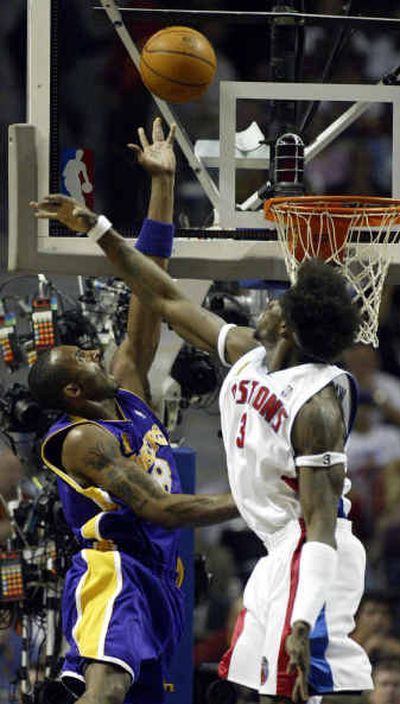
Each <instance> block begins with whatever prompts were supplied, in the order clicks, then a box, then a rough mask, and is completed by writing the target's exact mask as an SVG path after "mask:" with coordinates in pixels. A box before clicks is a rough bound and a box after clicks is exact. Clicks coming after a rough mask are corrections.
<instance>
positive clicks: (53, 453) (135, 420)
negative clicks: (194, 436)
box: [42, 390, 181, 573]
mask: <svg viewBox="0 0 400 704" xmlns="http://www.w3.org/2000/svg"><path fill="white" fill-rule="evenodd" d="M116 400H117V403H118V405H119V409H120V415H121V420H108V421H105V420H104V421H103V420H96V421H92V420H88V419H83V418H77V417H71V416H68V415H63V416H62V417H61V418H60V419H59V420H58V421H57V422H56V423H55V424H54V425H53V426H52V427H51V428H50V430H49V431H48V433H47V436H46V438H45V440H44V442H43V446H42V456H43V460H44V462H45V464H46V465H47V466H48V467H49V468H50V469H51V470H52V471H53V472H55V473H56V474H57V477H58V488H59V493H60V497H61V501H62V506H63V510H64V514H65V518H66V520H67V523H68V525H69V527H70V528H71V530H72V531H73V533H74V534H75V536H76V537H77V538H78V540H79V542H80V544H81V545H82V547H83V548H96V549H99V550H104V551H105V550H110V549H111V550H112V549H118V550H121V551H123V552H125V553H127V554H129V555H131V556H132V557H135V558H136V559H137V560H139V561H140V562H142V563H143V564H145V565H148V566H149V567H156V568H162V569H163V570H166V571H168V570H171V572H174V573H175V570H176V564H177V544H178V535H179V531H173V530H167V529H165V528H163V527H161V526H158V525H156V524H154V523H150V522H149V521H145V520H143V519H142V518H140V517H139V516H137V515H136V514H135V513H134V511H133V510H132V509H131V508H130V507H129V506H128V505H127V504H126V503H125V502H124V501H123V500H121V499H119V498H118V497H116V496H112V495H110V494H108V493H107V492H106V491H104V490H103V489H101V488H100V487H98V486H90V487H87V488H83V487H82V486H80V484H79V483H78V482H77V481H76V480H75V479H73V478H72V477H71V476H70V475H68V474H67V472H66V471H65V469H64V468H63V466H62V461H61V453H62V444H63V441H64V438H65V436H66V434H67V432H68V431H69V430H70V429H71V428H72V427H76V426H77V425H79V424H82V423H93V424H95V425H98V426H100V427H101V428H104V430H106V431H107V432H109V433H112V435H114V436H115V437H116V438H117V440H118V442H119V446H120V450H121V455H122V456H123V457H125V458H131V459H132V460H134V461H135V463H136V464H139V465H140V466H141V467H142V468H143V471H144V472H147V473H148V474H150V475H151V476H152V477H153V478H154V480H155V481H157V482H159V484H160V485H161V486H162V488H163V489H164V490H165V491H167V492H171V493H179V492H180V491H181V485H180V481H179V475H178V471H177V468H176V464H175V459H174V456H173V452H172V449H171V447H170V445H169V442H168V439H167V431H166V430H165V429H164V427H163V426H162V424H161V423H160V421H159V420H158V419H157V417H156V416H155V415H154V413H153V412H152V411H151V410H150V408H149V407H148V406H147V404H145V403H144V402H143V401H142V400H141V399H140V398H138V397H137V396H135V395H134V394H133V393H131V392H129V391H125V390H118V391H117V394H116Z"/></svg>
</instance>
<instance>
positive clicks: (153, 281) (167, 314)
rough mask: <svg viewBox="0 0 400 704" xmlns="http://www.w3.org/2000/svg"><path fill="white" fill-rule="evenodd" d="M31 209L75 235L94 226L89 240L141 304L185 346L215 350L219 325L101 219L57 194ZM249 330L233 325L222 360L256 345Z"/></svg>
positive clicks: (223, 322) (229, 358)
mask: <svg viewBox="0 0 400 704" xmlns="http://www.w3.org/2000/svg"><path fill="white" fill-rule="evenodd" d="M31 205H32V207H33V208H34V210H35V215H36V217H38V218H48V219H55V220H58V221H59V222H61V223H63V224H64V225H66V226H67V227H69V228H70V229H71V230H74V231H76V232H85V233H89V234H90V231H91V232H92V235H93V228H95V231H96V232H97V235H96V236H95V239H96V241H97V242H98V244H99V245H100V247H101V248H102V249H103V251H104V252H105V254H106V255H107V257H108V258H109V259H110V261H111V262H112V263H113V264H114V268H115V273H116V274H117V276H120V277H121V278H122V279H123V280H124V281H125V282H126V283H127V285H128V286H129V287H130V288H131V289H132V291H133V293H135V294H136V295H137V296H138V298H139V299H140V300H141V301H143V302H144V303H145V304H146V305H147V306H148V307H149V308H151V309H152V310H153V311H154V312H155V313H157V314H158V315H160V316H161V317H162V318H163V319H164V320H166V321H167V322H168V323H169V324H170V325H171V326H172V327H173V328H174V330H175V331H176V332H177V333H178V335H180V336H181V337H182V338H183V339H184V340H186V341H187V342H188V343H189V344H192V345H194V346H195V347H198V348H199V349H202V350H205V351H207V352H213V351H215V350H216V349H217V345H218V335H219V332H220V330H221V328H222V327H223V325H225V321H224V320H223V319H222V318H220V317H219V316H217V315H214V314H213V313H211V312H210V311H207V310H205V309H204V308H202V307H201V306H199V305H197V304H194V303H192V302H191V301H190V300H189V299H188V298H186V297H185V296H184V295H183V294H182V292H181V291H180V289H179V287H178V286H177V285H176V283H175V282H174V281H173V279H171V277H170V276H168V274H167V273H166V272H164V271H162V270H161V269H160V268H159V267H157V266H156V264H155V263H154V262H152V261H149V260H148V258H147V257H145V256H143V255H142V254H141V252H138V251H137V250H136V249H132V247H131V246H130V245H129V243H128V242H127V241H126V240H125V239H124V238H123V237H121V236H120V235H119V234H118V232H116V230H114V229H113V228H112V227H111V225H110V223H109V222H108V221H106V219H105V218H103V217H102V216H100V217H99V216H98V215H96V214H95V213H93V212H92V211H90V210H88V209H87V208H84V207H82V206H81V205H80V204H79V203H77V202H76V201H74V200H73V199H72V198H67V197H66V196H63V195H60V194H54V195H49V196H47V197H45V198H43V200H41V201H40V202H38V203H32V204H31ZM105 221H106V222H105ZM99 232H100V234H99ZM253 332H254V331H253V329H252V328H247V327H235V328H232V329H231V330H230V331H229V334H228V338H227V344H226V355H225V356H226V358H227V359H228V360H229V361H230V362H231V363H232V364H233V363H234V362H235V361H236V360H237V359H239V357H241V356H242V355H243V354H244V353H245V352H247V351H248V350H250V349H252V348H254V347H256V346H257V345H258V343H257V342H256V341H255V340H254V337H253Z"/></svg>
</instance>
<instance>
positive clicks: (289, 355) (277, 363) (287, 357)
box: [266, 340, 300, 372]
mask: <svg viewBox="0 0 400 704" xmlns="http://www.w3.org/2000/svg"><path fill="white" fill-rule="evenodd" d="M266 352H267V363H268V370H269V371H270V372H277V371H279V370H280V369H287V368H288V367H295V366H297V365H298V364H299V363H300V361H299V354H298V349H297V348H296V347H295V346H294V345H293V344H292V343H291V342H288V340H279V341H278V342H277V344H276V345H274V346H273V347H271V348H269V349H267V350H266Z"/></svg>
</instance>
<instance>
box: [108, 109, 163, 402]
mask: <svg viewBox="0 0 400 704" xmlns="http://www.w3.org/2000/svg"><path fill="white" fill-rule="evenodd" d="M138 134H139V140H140V143H141V147H140V146H138V145H133V144H132V145H129V146H130V148H131V149H132V151H134V152H135V154H136V157H137V160H138V162H139V163H140V164H141V166H142V167H143V168H144V170H145V171H147V172H148V174H149V175H150V176H151V191H150V199H149V205H148V211H147V220H145V222H144V224H143V226H142V230H141V235H142V240H143V238H144V244H146V243H147V246H148V247H150V249H151V247H152V246H153V247H154V241H150V242H149V241H148V238H149V237H150V238H155V237H156V238H160V237H164V238H169V240H170V238H171V229H170V227H171V226H172V221H173V206H174V181H175V168H176V161H175V155H174V151H173V141H174V134H175V128H174V126H173V127H172V128H171V130H170V132H169V134H168V136H167V138H166V139H165V138H164V132H163V128H162V124H161V120H160V118H156V119H155V120H154V122H153V130H152V141H151V142H149V141H148V140H147V137H146V135H145V132H144V130H143V129H142V128H140V129H139V130H138ZM166 225H167V226H170V227H167V228H166V227H165V226H166ZM146 238H147V240H146ZM139 239H140V238H139ZM161 244H162V243H161ZM166 244H167V243H166ZM146 256H149V257H150V258H151V259H152V260H153V261H154V262H155V263H156V264H157V265H158V266H159V267H161V268H162V269H166V268H167V266H168V258H167V257H161V256H151V255H149V254H147V255H146ZM160 329H161V319H160V316H159V314H158V313H157V312H155V311H153V310H151V309H149V308H148V307H147V305H145V304H144V303H143V302H141V301H139V299H138V298H137V297H136V296H135V295H134V294H132V296H131V299H130V303H129V311H128V325H127V334H126V337H125V339H124V340H123V342H122V343H121V345H120V346H119V348H118V349H117V351H116V353H115V355H114V357H113V360H112V364H111V372H112V373H113V375H114V376H115V378H116V379H117V381H118V383H119V385H120V386H122V387H123V388H125V389H128V390H129V391H133V392H134V393H136V394H137V395H138V396H140V397H141V398H143V399H145V400H146V401H147V402H150V401H151V399H150V388H149V384H148V376H147V375H148V372H149V370H150V367H151V365H152V362H153V359H154V356H155V354H156V351H157V347H158V344H159V340H160Z"/></svg>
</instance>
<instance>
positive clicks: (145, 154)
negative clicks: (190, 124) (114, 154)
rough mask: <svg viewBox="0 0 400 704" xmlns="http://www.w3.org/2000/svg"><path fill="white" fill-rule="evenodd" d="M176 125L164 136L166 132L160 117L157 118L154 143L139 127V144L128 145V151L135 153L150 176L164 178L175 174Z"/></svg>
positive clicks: (153, 135)
mask: <svg viewBox="0 0 400 704" xmlns="http://www.w3.org/2000/svg"><path fill="white" fill-rule="evenodd" d="M175 131H176V125H171V129H170V131H169V133H168V135H167V137H165V136H164V130H163V127H162V122H161V118H160V117H156V119H155V120H154V122H153V130H152V142H149V140H148V139H147V135H146V133H145V131H144V129H143V127H139V129H138V136H139V142H140V146H139V145H138V144H128V149H130V150H131V151H132V152H134V154H135V156H136V158H137V161H138V163H139V164H140V165H141V166H143V168H144V169H145V170H146V171H147V172H148V173H149V174H150V176H163V175H170V176H173V175H174V174H175V168H176V160H175V154H174V139H175Z"/></svg>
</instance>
